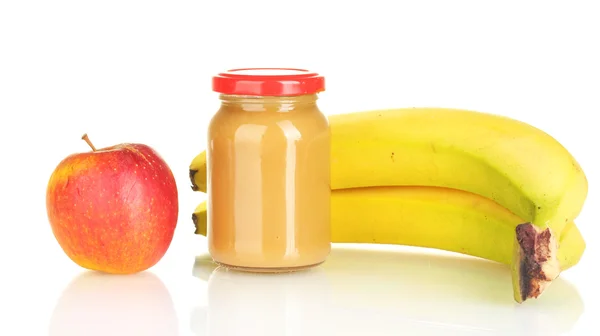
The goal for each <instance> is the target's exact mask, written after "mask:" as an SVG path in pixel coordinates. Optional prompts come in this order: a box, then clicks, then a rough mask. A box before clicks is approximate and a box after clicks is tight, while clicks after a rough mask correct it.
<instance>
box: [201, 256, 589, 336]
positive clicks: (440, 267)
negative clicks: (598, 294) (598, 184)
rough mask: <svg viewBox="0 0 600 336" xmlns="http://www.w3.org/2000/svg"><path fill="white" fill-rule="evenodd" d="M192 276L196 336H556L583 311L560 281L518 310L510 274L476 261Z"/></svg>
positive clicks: (338, 262) (360, 263)
mask: <svg viewBox="0 0 600 336" xmlns="http://www.w3.org/2000/svg"><path fill="white" fill-rule="evenodd" d="M194 275H195V276H197V277H199V278H201V279H204V280H207V281H208V307H204V308H203V307H197V308H196V310H195V311H194V313H193V315H192V320H193V322H192V325H193V328H194V332H195V333H196V334H197V335H208V336H215V335H286V336H288V335H337V334H340V335H398V334H408V335H472V334H485V335H489V334H502V335H517V334H527V335H537V334H543V335H559V334H562V333H564V332H565V331H567V330H569V329H571V328H572V327H573V325H574V324H575V322H576V321H577V319H578V317H579V316H580V315H581V313H582V311H583V302H582V300H581V298H580V296H579V294H578V292H577V291H576V289H575V288H574V287H573V286H571V285H570V284H569V283H568V282H567V281H565V280H563V279H560V278H559V279H557V280H556V281H555V282H554V283H553V284H552V286H550V288H548V290H547V291H546V292H545V293H544V295H543V296H542V297H541V298H540V299H538V300H532V301H528V302H525V303H524V304H522V305H518V304H516V303H515V302H514V301H513V299H512V287H511V286H512V285H511V278H510V272H509V269H508V268H507V267H505V266H503V265H499V264H496V263H492V262H487V261H484V260H479V259H475V258H461V257H452V256H440V255H428V254H412V253H406V252H397V251H393V252H387V251H372V250H358V249H357V250H354V249H341V248H334V249H333V251H332V254H331V256H330V257H329V259H328V260H327V262H326V263H325V264H323V265H322V266H321V267H318V268H316V269H314V270H311V271H308V272H299V273H291V274H281V275H260V274H245V273H239V272H236V271H228V270H226V269H223V268H215V266H214V264H212V262H210V258H209V257H199V258H197V260H196V264H195V265H194Z"/></svg>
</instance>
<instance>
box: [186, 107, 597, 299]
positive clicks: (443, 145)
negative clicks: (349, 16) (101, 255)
mask: <svg viewBox="0 0 600 336" xmlns="http://www.w3.org/2000/svg"><path fill="white" fill-rule="evenodd" d="M329 122H330V127H331V189H332V196H331V197H332V200H331V202H332V203H331V206H332V208H331V216H332V218H331V228H332V242H334V243H375V244H400V245H409V246H419V247H429V248H436V249H440V250H446V251H452V252H457V253H462V254H466V255H471V256H475V257H480V258H485V259H489V260H492V261H496V262H500V263H503V264H506V265H507V266H509V267H511V268H512V271H513V272H512V273H513V288H514V298H515V300H516V301H517V302H519V303H521V302H523V301H525V300H527V299H529V298H537V297H539V295H540V294H541V293H542V292H543V291H544V289H545V288H546V287H547V286H548V285H549V284H550V283H551V282H552V280H554V279H555V278H556V277H557V276H558V275H559V274H560V272H562V271H564V270H566V269H568V268H570V267H572V266H574V265H575V264H577V263H578V262H579V260H580V258H581V256H582V254H583V252H584V250H585V241H584V240H583V237H582V236H581V233H580V231H579V229H578V228H577V227H576V226H575V223H574V220H575V219H576V217H577V216H578V215H579V213H580V212H581V210H582V208H583V204H584V201H585V199H586V197H587V187H588V186H587V179H586V176H585V174H584V173H583V171H582V169H581V167H580V165H579V164H578V162H577V161H576V160H575V159H574V158H573V157H572V155H571V154H570V153H569V152H568V151H567V150H566V149H565V148H564V147H563V146H562V145H561V144H560V143H559V142H558V141H556V140H555V139H554V138H552V137H551V136H550V135H548V134H546V133H544V132H543V131H541V130H539V129H537V128H535V127H533V126H531V125H529V124H526V123H523V122H520V121H517V120H514V119H510V118H506V117H501V116H497V115H493V114H487V113H481V112H475V111H465V110H457V109H443V108H406V109H389V110H374V111H364V112H354V113H347V114H339V115H332V116H330V117H329ZM190 179H191V182H192V189H193V190H194V191H201V192H206V182H207V181H206V153H205V152H202V153H200V154H198V155H197V156H196V157H195V158H194V159H193V161H192V163H191V165H190ZM192 218H193V220H194V223H195V225H196V234H201V235H206V204H205V203H201V204H200V205H199V206H198V208H197V209H196V210H195V211H194V214H193V216H192Z"/></svg>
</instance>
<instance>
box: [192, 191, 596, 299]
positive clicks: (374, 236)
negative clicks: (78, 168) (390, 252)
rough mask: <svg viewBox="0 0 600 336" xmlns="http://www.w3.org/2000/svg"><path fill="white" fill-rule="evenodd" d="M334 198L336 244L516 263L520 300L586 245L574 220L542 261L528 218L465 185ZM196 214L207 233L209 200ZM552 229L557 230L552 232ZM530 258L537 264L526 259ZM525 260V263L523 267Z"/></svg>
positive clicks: (342, 193)
mask: <svg viewBox="0 0 600 336" xmlns="http://www.w3.org/2000/svg"><path fill="white" fill-rule="evenodd" d="M331 197H332V198H331V206H332V208H331V216H332V218H331V229H332V242H333V243H373V244H398V245H407V246H418V247H428V248H435V249H440V250H446V251H452V252H457V253H461V254H465V255H471V256H475V257H480V258H484V259H489V260H492V261H496V262H499V263H503V264H506V265H510V266H513V273H514V274H515V276H516V277H518V281H517V282H516V283H515V286H514V290H515V293H514V297H515V299H516V300H517V301H518V302H522V301H523V300H525V299H527V298H530V297H538V296H539V295H540V294H541V292H542V291H543V289H544V287H545V286H547V284H548V283H549V282H550V281H551V280H552V279H553V278H555V277H556V276H557V275H558V274H549V275H548V276H549V277H550V279H549V280H546V281H545V284H544V286H542V288H541V290H539V291H533V292H531V289H532V288H533V287H534V286H531V284H532V283H534V282H535V281H536V278H535V277H533V278H532V277H530V276H529V275H531V272H530V271H532V270H535V269H547V268H548V266H554V265H558V269H557V271H564V270H566V269H568V268H570V267H572V266H574V265H575V264H577V263H578V262H579V260H580V258H581V256H582V254H583V252H584V250H585V242H584V240H583V237H582V236H581V233H580V232H579V230H578V228H577V227H576V226H575V225H574V223H573V222H570V223H567V226H566V229H565V230H563V231H562V233H561V236H560V237H557V238H558V239H557V240H558V244H559V248H558V249H557V251H556V250H553V251H552V252H553V253H552V254H551V255H549V257H550V258H548V260H545V261H544V260H537V259H535V257H536V256H535V255H533V254H532V253H531V252H532V251H531V250H527V249H526V250H525V251H523V249H520V247H521V246H520V245H519V244H518V243H517V244H516V246H517V248H515V228H517V227H518V226H519V224H520V223H524V222H525V221H524V220H523V219H522V218H520V217H518V216H517V215H515V214H513V213H512V212H510V211H508V210H507V209H506V208H504V207H502V206H500V205H499V204H497V203H495V202H493V201H491V200H489V199H487V198H485V197H482V196H479V195H476V194H473V193H469V192H464V191H460V190H455V189H448V188H439V187H367V188H351V189H342V190H334V191H333V192H332V196H331ZM193 217H194V218H195V223H196V232H197V233H199V234H202V235H206V206H205V204H204V203H202V204H200V205H199V206H198V208H197V209H196V211H195V213H194V215H193ZM530 226H531V227H534V226H533V225H530ZM525 227H527V226H526V225H525ZM547 232H548V233H549V234H550V235H552V232H551V231H549V230H548V231H547ZM542 247H544V248H550V247H551V246H542ZM554 252H555V253H554ZM515 258H516V260H514V259H515ZM526 260H527V261H531V260H534V261H536V263H524V261H526ZM522 265H523V267H525V268H521V266H522ZM514 266H518V267H516V268H515V267H514ZM523 271H525V272H523ZM538 273H539V272H538ZM523 282H527V283H523ZM534 285H535V283H534ZM538 287H539V286H538ZM536 288H537V287H536ZM538 289H539V288H538Z"/></svg>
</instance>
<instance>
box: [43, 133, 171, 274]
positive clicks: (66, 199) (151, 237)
mask: <svg viewBox="0 0 600 336" xmlns="http://www.w3.org/2000/svg"><path fill="white" fill-rule="evenodd" d="M83 139H84V140H85V141H86V142H87V143H88V144H89V145H90V147H91V148H92V151H90V152H85V153H75V154H72V155H69V156H68V157H66V158H65V159H64V160H62V161H61V162H60V163H59V164H58V166H57V167H56V169H55V170H54V172H53V173H52V175H51V177H50V181H49V182H48V188H47V191H46V208H47V211H48V219H49V221H50V225H51V227H52V232H53V233H54V236H55V238H56V240H57V241H58V243H59V244H60V246H61V247H62V249H63V251H64V252H65V253H66V254H67V256H69V258H71V260H73V262H75V263H76V264H78V265H79V266H81V267H84V268H87V269H90V270H96V271H102V272H107V273H118V274H127V273H136V272H140V271H143V270H146V269H148V268H150V267H152V266H154V265H155V264H156V263H157V262H158V261H159V260H160V259H161V258H162V257H163V256H164V254H165V253H166V251H167V249H168V248H169V245H170V244H171V241H172V239H173V234H174V231H175V227H176V225H177V218H178V211H179V204H178V195H177V186H176V183H175V178H174V177H173V173H172V172H171V169H170V168H169V166H168V165H167V163H166V162H165V161H164V160H163V159H162V158H161V156H160V155H159V154H158V153H157V152H156V151H154V150H153V149H152V148H151V147H149V146H147V145H144V144H132V143H125V144H119V145H115V146H112V147H107V148H102V149H96V148H95V147H94V146H93V145H92V143H91V142H90V141H89V139H88V137H87V135H84V136H83Z"/></svg>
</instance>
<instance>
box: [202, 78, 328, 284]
mask: <svg viewBox="0 0 600 336" xmlns="http://www.w3.org/2000/svg"><path fill="white" fill-rule="evenodd" d="M213 90H214V91H216V92H218V93H220V99H221V105H220V108H219V110H218V111H217V113H216V114H215V115H214V116H213V118H212V120H211V122H210V126H209V129H208V149H207V177H208V185H207V193H208V209H207V211H208V228H207V236H208V244H209V252H210V254H211V256H212V258H213V259H214V260H215V262H217V263H219V264H221V265H223V266H227V267H230V268H236V269H241V270H247V271H256V272H281V271H290V270H297V269H303V268H308V267H311V266H316V265H319V264H321V263H322V262H323V261H324V260H325V259H326V257H327V256H328V255H329V252H330V248H331V247H330V246H331V243H330V242H331V233H330V222H329V221H330V194H331V191H330V185H329V182H330V133H329V124H328V121H327V118H326V117H325V116H324V115H323V113H322V112H321V111H320V110H319V108H318V107H317V94H318V93H319V92H321V91H323V90H324V78H323V76H320V75H319V74H317V73H314V72H310V71H307V70H302V69H276V68H255V69H235V70H230V71H227V72H224V73H220V74H218V75H217V76H215V77H213Z"/></svg>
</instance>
